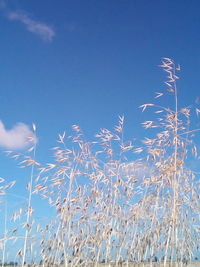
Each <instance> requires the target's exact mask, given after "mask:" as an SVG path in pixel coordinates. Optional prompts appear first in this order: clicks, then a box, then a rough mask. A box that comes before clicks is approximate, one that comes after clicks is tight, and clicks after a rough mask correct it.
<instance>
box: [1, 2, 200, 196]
mask: <svg viewBox="0 0 200 267" xmlns="http://www.w3.org/2000/svg"><path fill="white" fill-rule="evenodd" d="M0 32H1V38H0V63H1V64H0V103H1V105H0V111H1V112H0V114H1V117H0V120H1V121H2V124H3V125H4V128H6V129H7V130H9V129H13V127H15V125H16V124H17V123H19V122H21V123H24V124H25V125H27V126H31V124H32V123H33V122H34V123H35V124H36V125H37V136H38V139H39V144H38V152H37V153H38V154H37V157H38V158H39V159H40V160H42V161H43V162H45V160H46V157H48V156H47V155H49V151H48V150H49V149H50V148H51V147H52V146H54V145H55V144H56V142H55V140H56V138H57V135H58V134H59V133H62V132H63V131H65V130H67V131H68V129H70V127H71V125H73V124H78V125H80V126H81V128H82V129H83V131H84V132H85V135H86V137H87V138H88V139H91V138H92V136H94V135H95V134H96V133H97V132H98V130H99V129H100V128H111V129H112V128H113V126H114V125H115V124H116V123H117V120H118V115H125V119H126V133H127V137H129V138H130V137H131V136H132V137H134V136H136V137H139V136H140V134H141V127H140V123H141V122H142V121H143V120H144V119H145V117H144V114H141V111H140V110H139V109H138V106H140V105H141V104H143V103H151V102H152V100H153V97H154V92H158V91H161V90H163V89H164V88H165V86H164V84H163V81H164V80H165V74H164V73H163V72H162V70H161V69H159V67H158V65H159V64H160V60H161V58H162V57H170V58H172V59H173V60H174V61H175V62H176V63H177V64H180V65H181V80H180V82H179V87H180V103H181V104H183V105H189V104H193V103H194V102H195V99H196V98H197V97H198V96H200V1H199V0H174V1H163V0H152V1H149V0H98V1H97V0H70V1H68V0H59V1H49V0H42V1H41V0H34V1H33V0H29V1H27V0H9V1H5V0H4V1H2V0H0ZM165 104H167V105H168V103H165ZM14 129H15V128H14ZM4 133H5V129H4ZM0 138H1V137H0ZM0 141H1V140H0ZM2 143H3V144H4V141H3V142H2ZM3 146H4V147H3ZM4 149H5V145H2V148H1V150H2V151H3V150H4ZM12 164H13V163H11V161H10V160H9V161H8V160H6V159H4V156H3V155H1V166H0V167H1V172H2V173H1V174H0V176H8V177H10V176H12V175H13V170H12V166H14V164H13V165H12ZM8 167H9V168H8ZM13 168H14V167H13ZM15 171H16V170H15ZM16 173H17V176H20V172H19V174H18V172H17V171H16ZM23 175H24V174H22V176H23ZM13 176H14V175H13ZM13 178H15V177H13ZM24 179H25V178H23V180H22V181H24ZM21 184H23V183H22V182H21ZM16 188H18V192H17V193H19V194H20V193H22V192H23V190H22V187H20V188H19V186H17V187H16Z"/></svg>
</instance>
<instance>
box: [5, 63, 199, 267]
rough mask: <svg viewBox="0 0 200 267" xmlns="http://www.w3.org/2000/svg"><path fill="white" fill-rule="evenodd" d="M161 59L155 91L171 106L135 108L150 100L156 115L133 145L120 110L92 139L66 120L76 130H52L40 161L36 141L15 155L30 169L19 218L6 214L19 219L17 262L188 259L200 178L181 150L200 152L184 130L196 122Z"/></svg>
mask: <svg viewBox="0 0 200 267" xmlns="http://www.w3.org/2000/svg"><path fill="white" fill-rule="evenodd" d="M161 67H162V68H163V69H164V71H166V72H167V75H168V77H167V81H166V82H165V83H166V85H167V91H166V92H159V93H157V94H156V98H159V97H164V94H166V93H169V94H171V95H172V96H173V98H174V108H169V107H162V106H160V105H159V104H156V103H155V104H152V103H151V104H143V105H142V106H141V108H142V111H145V109H147V108H155V113H156V114H157V115H159V118H158V119H157V120H156V121H149V120H148V121H145V122H144V123H142V125H143V126H144V128H146V129H151V128H153V131H154V133H155V136H154V138H144V140H142V144H141V145H140V146H136V144H135V143H133V142H132V141H125V140H124V117H123V116H121V117H119V123H118V125H117V126H116V127H115V128H114V130H113V131H110V130H108V129H101V130H100V132H99V133H98V134H97V135H96V139H95V141H92V142H87V141H85V140H84V135H83V133H82V131H81V129H80V127H79V126H77V125H73V127H72V129H73V131H74V134H73V135H72V136H66V135H65V133H64V134H63V135H59V140H58V146H57V147H54V148H53V151H54V156H55V161H54V162H53V163H49V164H47V165H46V166H44V167H41V166H38V165H39V163H38V162H36V160H35V146H33V147H32V148H31V149H29V155H28V156H27V155H26V156H25V159H22V160H21V164H22V166H23V167H29V166H30V167H31V175H30V182H29V184H28V191H29V197H28V202H27V207H26V208H25V210H24V212H25V217H24V216H23V212H22V210H21V209H20V212H19V213H17V212H16V213H14V216H13V218H14V219H16V218H18V219H19V218H20V217H22V218H23V221H24V222H23V223H22V225H23V226H24V235H23V236H22V239H23V245H22V247H21V249H20V250H19V251H18V256H19V258H20V262H21V263H22V266H24V265H25V263H24V262H25V261H27V259H29V260H30V262H31V261H33V262H36V259H37V260H38V259H41V262H42V265H43V266H49V265H57V266H60V265H61V264H63V265H64V266H65V267H68V266H89V265H92V266H96V267H97V266H98V263H100V262H103V261H105V263H106V264H108V265H109V264H110V262H111V261H114V262H115V264H116V265H117V264H119V263H120V262H122V261H123V262H124V263H126V266H129V263H130V262H146V261H148V262H149V265H151V266H153V261H154V260H155V259H156V260H158V261H159V262H163V264H164V266H167V262H171V264H172V263H173V262H174V261H175V262H178V263H180V264H183V263H184V262H186V261H192V259H193V258H194V255H195V253H196V252H197V250H198V244H199V241H200V239H199V215H200V214H199V211H200V209H199V182H198V180H197V179H196V178H195V177H196V176H195V172H193V171H192V170H190V169H189V168H188V167H187V161H188V159H187V155H188V153H189V151H190V149H191V150H192V153H193V154H194V156H197V148H196V146H194V145H193V143H192V138H191V137H192V135H193V134H194V133H195V131H196V130H191V129H190V108H188V107H187V108H181V109H179V108H178V94H177V85H176V81H177V79H178V76H177V74H176V72H177V71H179V67H176V66H175V64H174V62H173V61H172V60H171V59H169V58H164V59H163V61H162V65H161ZM197 112H198V109H197ZM31 153H32V154H33V155H32V156H31ZM133 153H134V154H135V156H134V157H135V159H134V160H132V161H130V160H129V156H130V155H133ZM139 154H141V157H139V158H136V157H137V155H139ZM11 155H12V157H19V158H20V157H21V156H19V155H13V154H11ZM131 157H133V156H131ZM189 157H190V156H189ZM36 167H38V169H37V171H36V169H35V168H36ZM36 194H38V195H40V196H41V199H43V200H42V201H47V202H48V204H49V206H50V207H51V208H52V210H54V213H55V217H52V218H49V222H48V223H47V224H46V225H42V224H41V223H40V222H38V221H37V220H36V214H35V212H33V207H32V198H34V196H35V195H36ZM34 216H35V217H34ZM16 229H17V228H15V229H14V230H12V231H11V232H10V235H8V234H6V235H5V236H4V237H3V238H2V239H1V241H2V242H4V243H3V244H5V242H6V240H8V239H12V238H13V234H15V236H14V237H15V240H18V239H20V238H21V237H20V236H18V235H17V234H16V232H17V230H16ZM38 244H39V246H40V248H39V249H38ZM3 247H4V248H5V246H3ZM4 250H5V249H4ZM4 252H5V251H4ZM2 266H3V265H2ZM31 266H34V264H32V265H31Z"/></svg>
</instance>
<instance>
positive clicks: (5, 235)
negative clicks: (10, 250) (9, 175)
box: [2, 199, 8, 267]
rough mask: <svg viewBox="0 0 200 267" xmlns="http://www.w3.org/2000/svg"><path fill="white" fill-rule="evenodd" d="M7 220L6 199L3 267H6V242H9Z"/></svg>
mask: <svg viewBox="0 0 200 267" xmlns="http://www.w3.org/2000/svg"><path fill="white" fill-rule="evenodd" d="M7 219H8V213H7V201H6V199H5V216H4V242H3V258H2V267H4V264H5V253H6V241H7Z"/></svg>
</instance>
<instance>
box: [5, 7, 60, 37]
mask: <svg viewBox="0 0 200 267" xmlns="http://www.w3.org/2000/svg"><path fill="white" fill-rule="evenodd" d="M7 16H8V19H9V20H15V21H19V22H21V23H22V24H24V25H25V26H26V29H27V30H28V31H29V32H32V33H34V34H37V35H39V36H40V37H41V38H42V39H43V40H44V41H48V42H51V41H52V40H53V38H54V36H55V31H54V30H53V28H52V27H50V26H49V25H47V24H45V23H42V22H39V21H36V20H33V19H31V18H30V17H29V15H28V14H27V13H26V12H24V11H12V12H9V13H8V15H7Z"/></svg>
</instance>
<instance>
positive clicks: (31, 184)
mask: <svg viewBox="0 0 200 267" xmlns="http://www.w3.org/2000/svg"><path fill="white" fill-rule="evenodd" d="M35 154H36V144H35V145H34V150H33V160H35ZM34 167H35V164H34V163H33V164H32V165H31V175H30V188H29V197H28V210H27V217H26V232H25V238H24V248H23V256H22V267H24V266H25V259H26V249H27V239H28V233H29V223H30V217H31V201H32V191H33V173H34Z"/></svg>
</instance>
